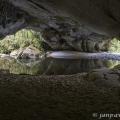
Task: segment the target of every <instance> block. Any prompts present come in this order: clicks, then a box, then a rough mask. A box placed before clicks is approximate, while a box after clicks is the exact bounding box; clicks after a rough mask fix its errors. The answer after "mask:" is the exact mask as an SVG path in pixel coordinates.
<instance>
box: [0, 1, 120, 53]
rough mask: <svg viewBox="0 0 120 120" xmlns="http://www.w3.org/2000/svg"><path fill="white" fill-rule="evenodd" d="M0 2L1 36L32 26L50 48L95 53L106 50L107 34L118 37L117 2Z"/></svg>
mask: <svg viewBox="0 0 120 120" xmlns="http://www.w3.org/2000/svg"><path fill="white" fill-rule="evenodd" d="M113 3H114V4H113ZM0 4H1V6H0V11H1V13H0V14H1V16H2V17H1V18H0V38H1V39H2V38H3V37H5V36H6V35H9V34H14V33H15V32H17V31H18V30H20V29H22V28H25V29H33V30H35V31H40V32H41V35H42V37H43V38H44V39H45V40H46V42H47V43H48V44H49V45H50V46H51V47H52V48H53V49H56V50H63V49H64V50H77V51H87V52H95V51H104V50H106V48H105V45H106V43H107V42H108V41H109V40H110V39H112V37H110V36H109V35H111V36H114V37H117V38H119V35H118V32H119V30H118V28H119V15H118V12H114V11H115V10H117V9H118V11H119V8H118V4H119V2H112V1H110V2H106V1H105V2H104V1H97V2H96V1H95V0H92V1H88V0H84V1H80V0H79V1H78V0H75V1H74V2H73V1H67V0H61V1H57V0H50V1H49V0H44V1H43V0H34V1H33V0H17V1H16V0H0ZM111 5H114V6H115V8H114V9H113V7H112V6H111ZM114 16H115V17H114ZM84 25H85V26H84ZM116 27H118V28H116ZM117 30H118V31H117ZM96 32H98V33H99V34H98V33H96ZM101 33H102V34H101ZM105 40H107V41H106V42H103V43H102V45H103V46H102V47H101V41H105ZM96 41H100V44H99V42H96ZM103 48H104V49H103Z"/></svg>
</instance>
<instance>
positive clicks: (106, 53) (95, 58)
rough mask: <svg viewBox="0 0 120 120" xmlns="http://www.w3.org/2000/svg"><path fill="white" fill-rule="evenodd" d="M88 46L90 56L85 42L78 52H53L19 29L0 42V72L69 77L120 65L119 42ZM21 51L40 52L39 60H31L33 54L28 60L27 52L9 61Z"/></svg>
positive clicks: (34, 35)
mask: <svg viewBox="0 0 120 120" xmlns="http://www.w3.org/2000/svg"><path fill="white" fill-rule="evenodd" d="M52 42H53V41H52ZM54 42H55V41H54ZM63 42H64V41H63ZM91 42H92V44H90V45H91V46H92V47H93V52H89V51H86V49H87V48H86V49H85V43H87V42H86V40H85V41H83V40H82V43H81V45H80V46H79V47H81V46H82V45H83V46H82V50H81V51H76V50H74V49H72V50H69V51H68V50H64V49H63V50H61V49H58V48H57V47H56V49H54V48H52V46H50V45H49V44H47V43H46V40H45V39H43V38H42V36H41V33H40V32H36V31H33V30H26V29H22V30H20V31H18V32H17V33H15V34H13V35H9V36H7V37H5V38H4V39H3V40H1V41H0V46H1V47H0V53H1V54H0V69H9V70H10V72H11V73H13V74H29V75H70V74H77V73H84V72H85V73H86V72H89V71H90V70H92V69H99V68H102V67H106V68H110V69H112V68H114V67H115V66H116V65H118V64H120V62H119V60H120V54H119V52H120V49H119V44H120V42H119V40H117V39H116V38H114V39H111V40H110V39H109V40H106V41H103V40H98V41H91ZM83 43H84V44H83ZM55 44H57V42H56V43H55ZM58 44H59V43H58ZM62 44H63V43H62ZM91 46H89V44H87V45H86V47H88V48H90V47H91ZM92 47H91V48H92ZM28 48H29V49H28ZM98 48H99V49H98ZM21 49H22V50H26V49H27V50H26V51H29V50H31V49H34V50H36V51H37V52H38V50H39V53H40V56H42V57H38V55H36V57H33V56H34V53H29V54H31V55H29V56H27V55H26V54H28V53H27V52H26V53H24V55H22V53H23V52H22V53H20V55H21V56H22V57H20V56H19V55H18V53H16V55H15V56H12V57H10V55H11V54H13V53H14V52H15V51H20V50H21ZM83 49H85V51H83ZM95 49H96V50H97V51H95ZM99 50H100V51H99ZM18 56H19V57H18ZM31 56H32V57H31Z"/></svg>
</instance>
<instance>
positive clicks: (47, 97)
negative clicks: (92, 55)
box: [0, 70, 120, 120]
mask: <svg viewBox="0 0 120 120" xmlns="http://www.w3.org/2000/svg"><path fill="white" fill-rule="evenodd" d="M85 76H86V73H82V74H80V73H79V74H75V75H54V76H35V75H34V76H30V75H14V74H10V73H9V72H8V71H5V70H0V120H94V119H95V120H96V119H98V118H99V115H100V114H101V113H104V114H106V113H111V114H117V113H120V94H119V85H118V84H116V85H115V84H109V82H108V81H105V80H101V79H97V80H96V81H94V80H88V79H87V78H86V77H85ZM93 113H95V114H93ZM96 113H97V114H96ZM96 115H98V116H96ZM105 119H108V118H105ZM114 119H115V120H117V119H119V118H113V120H114ZM102 120H103V119H102Z"/></svg>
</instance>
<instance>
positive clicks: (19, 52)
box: [10, 48, 24, 59]
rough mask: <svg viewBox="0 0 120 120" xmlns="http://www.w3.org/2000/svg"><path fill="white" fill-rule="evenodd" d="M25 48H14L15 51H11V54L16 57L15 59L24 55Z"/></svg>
mask: <svg viewBox="0 0 120 120" xmlns="http://www.w3.org/2000/svg"><path fill="white" fill-rule="evenodd" d="M23 50H24V49H23V48H20V49H18V50H14V51H12V52H11V53H10V56H11V57H13V58H15V59H17V58H20V57H21V55H22V52H23Z"/></svg>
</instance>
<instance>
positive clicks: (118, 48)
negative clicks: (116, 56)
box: [108, 38, 120, 53]
mask: <svg viewBox="0 0 120 120" xmlns="http://www.w3.org/2000/svg"><path fill="white" fill-rule="evenodd" d="M108 51H109V52H117V53H119V52H120V40H118V39H116V38H114V39H113V40H111V41H110V42H109V45H108Z"/></svg>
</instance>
